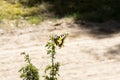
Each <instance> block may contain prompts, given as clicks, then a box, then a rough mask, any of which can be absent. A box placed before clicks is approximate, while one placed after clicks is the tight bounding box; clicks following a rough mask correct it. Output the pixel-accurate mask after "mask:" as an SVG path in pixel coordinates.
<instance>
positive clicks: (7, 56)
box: [0, 22, 120, 80]
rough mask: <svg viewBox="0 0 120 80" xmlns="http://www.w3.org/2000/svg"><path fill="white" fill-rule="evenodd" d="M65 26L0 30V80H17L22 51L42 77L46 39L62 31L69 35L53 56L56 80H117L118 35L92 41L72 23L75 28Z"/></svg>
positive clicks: (21, 62) (22, 61)
mask: <svg viewBox="0 0 120 80" xmlns="http://www.w3.org/2000/svg"><path fill="white" fill-rule="evenodd" d="M69 23H71V22H66V23H62V24H60V25H59V26H54V24H53V23H52V22H44V23H42V24H41V26H38V27H29V28H24V29H18V30H12V31H8V32H4V30H3V31H2V29H1V32H0V35H1V36H0V80H21V79H20V78H19V73H18V70H19V69H20V67H21V66H23V65H24V59H23V56H21V55H20V53H21V52H23V51H25V52H27V53H29V54H30V56H31V57H32V62H33V63H34V64H35V65H36V66H37V67H38V68H39V70H40V75H41V76H42V75H43V70H44V68H45V66H46V65H47V64H49V60H48V56H47V55H46V51H45V47H44V46H45V43H46V41H47V39H48V36H49V35H50V34H54V33H57V34H59V33H64V32H67V33H69V36H68V38H67V39H66V41H65V45H64V47H63V48H62V49H59V50H58V51H57V55H56V57H57V61H60V63H61V68H60V75H61V77H60V80H119V79H120V62H119V60H120V54H119V53H120V52H119V50H120V36H119V34H117V35H115V36H113V37H109V38H103V39H96V38H93V37H90V36H89V35H87V34H85V33H84V32H83V31H82V30H81V29H79V27H77V26H76V25H75V24H74V25H72V26H75V27H71V26H70V25H69ZM45 24H48V25H47V26H45ZM66 24H67V26H65V25H66ZM51 26H54V27H51ZM48 27H49V28H48ZM76 35H77V36H76Z"/></svg>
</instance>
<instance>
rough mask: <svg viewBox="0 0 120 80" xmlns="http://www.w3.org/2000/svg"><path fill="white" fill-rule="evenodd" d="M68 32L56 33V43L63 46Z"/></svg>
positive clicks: (54, 37)
mask: <svg viewBox="0 0 120 80" xmlns="http://www.w3.org/2000/svg"><path fill="white" fill-rule="evenodd" d="M67 35H68V34H61V35H59V36H58V35H54V36H53V41H54V43H55V44H56V45H57V46H59V47H62V46H63V43H64V40H65V38H66V37H67Z"/></svg>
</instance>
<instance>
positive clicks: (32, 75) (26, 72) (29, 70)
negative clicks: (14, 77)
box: [19, 52, 39, 80]
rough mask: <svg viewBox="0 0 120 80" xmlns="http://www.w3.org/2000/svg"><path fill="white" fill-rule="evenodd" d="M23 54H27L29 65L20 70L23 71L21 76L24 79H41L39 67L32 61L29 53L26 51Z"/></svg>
mask: <svg viewBox="0 0 120 80" xmlns="http://www.w3.org/2000/svg"><path fill="white" fill-rule="evenodd" d="M21 54H22V55H24V56H25V62H26V63H27V65H26V66H24V67H22V68H21V69H20V70H19V72H20V73H21V75H20V77H21V78H23V80H39V73H38V69H37V68H36V67H35V66H34V65H33V64H32V63H31V60H30V57H29V55H28V54H25V53H24V52H23V53H21Z"/></svg>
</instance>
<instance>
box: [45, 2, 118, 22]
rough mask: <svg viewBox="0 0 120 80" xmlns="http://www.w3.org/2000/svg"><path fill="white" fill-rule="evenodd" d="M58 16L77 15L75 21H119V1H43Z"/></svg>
mask: <svg viewBox="0 0 120 80" xmlns="http://www.w3.org/2000/svg"><path fill="white" fill-rule="evenodd" d="M45 1H48V2H50V3H51V4H53V11H54V12H55V13H56V15H58V16H60V17H61V16H65V15H73V14H77V17H76V19H82V20H90V21H91V20H93V21H97V20H98V21H104V20H108V19H120V15H119V14H120V6H119V5H120V0H45Z"/></svg>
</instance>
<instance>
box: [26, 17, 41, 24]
mask: <svg viewBox="0 0 120 80" xmlns="http://www.w3.org/2000/svg"><path fill="white" fill-rule="evenodd" d="M27 21H28V22H29V23H31V24H39V23H40V22H42V21H43V17H42V16H30V17H29V18H28V20H27Z"/></svg>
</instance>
